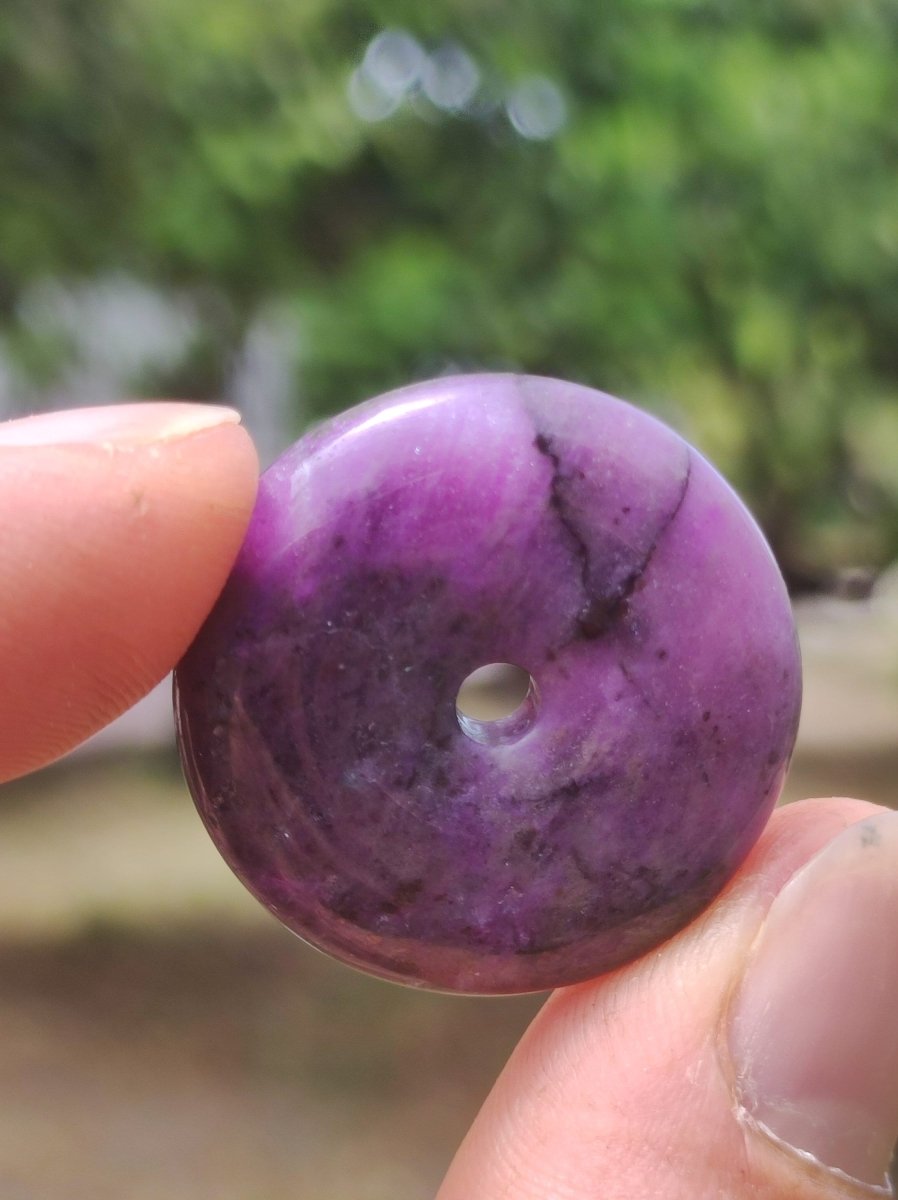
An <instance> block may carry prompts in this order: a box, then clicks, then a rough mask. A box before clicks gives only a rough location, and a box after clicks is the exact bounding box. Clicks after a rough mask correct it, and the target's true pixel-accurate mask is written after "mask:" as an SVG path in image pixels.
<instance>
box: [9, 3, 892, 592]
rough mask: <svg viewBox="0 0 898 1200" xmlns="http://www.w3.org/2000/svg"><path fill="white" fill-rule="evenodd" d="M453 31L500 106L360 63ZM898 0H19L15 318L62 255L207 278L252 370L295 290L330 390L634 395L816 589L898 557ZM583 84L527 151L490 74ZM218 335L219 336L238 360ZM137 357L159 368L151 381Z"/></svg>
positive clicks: (205, 308)
mask: <svg viewBox="0 0 898 1200" xmlns="http://www.w3.org/2000/svg"><path fill="white" fill-rule="evenodd" d="M385 27H402V28H405V29H407V30H408V31H409V32H410V33H411V34H413V35H414V36H415V37H416V38H418V39H419V41H420V43H421V44H422V45H423V46H424V47H425V48H426V49H428V50H432V49H433V48H434V47H436V46H438V45H440V44H442V43H444V42H445V41H446V40H447V39H454V40H456V41H457V42H459V43H461V44H462V45H464V46H465V47H466V48H467V50H468V52H469V53H470V54H471V55H472V56H473V58H474V60H475V61H476V62H477V64H478V65H479V68H480V70H481V72H482V77H483V86H482V89H481V98H480V101H479V109H478V115H476V116H471V115H451V114H448V115H447V114H445V113H441V112H440V111H439V110H438V109H437V108H435V107H433V106H431V105H428V104H427V103H426V101H424V100H423V99H422V98H421V97H420V96H419V97H417V98H415V97H412V98H410V99H407V100H406V101H405V102H404V103H403V104H402V105H401V106H400V107H399V108H398V109H397V111H396V112H395V113H393V114H392V115H391V116H389V117H388V118H386V119H384V120H381V121H378V122H374V123H366V122H364V121H363V120H361V119H360V118H359V117H358V116H357V115H356V114H355V112H354V111H353V109H352V107H351V105H350V103H349V102H348V99H347V79H348V76H349V74H350V72H351V71H352V69H353V68H354V67H355V66H356V65H357V64H358V62H359V60H360V58H361V55H362V54H363V52H364V49H365V46H366V45H367V44H368V43H369V41H370V39H371V38H372V37H373V36H374V35H375V34H376V33H377V32H378V30H380V29H383V28H385ZM896 61H898V6H896V4H895V3H894V0H606V2H605V3H602V4H593V3H588V2H587V0H553V2H552V3H551V4H546V3H544V2H543V0H477V2H476V3H475V2H474V0H434V2H433V3H430V4H421V3H420V0H414V2H413V0H394V2H386V0H264V3H263V2H260V0H191V2H190V3H189V4H185V3H184V0H5V3H4V5H3V8H2V11H0V322H2V329H3V330H5V333H4V338H5V341H4V345H5V347H6V350H7V352H8V353H11V354H13V355H14V356H16V360H17V361H18V362H20V363H24V364H25V365H26V366H27V367H29V368H30V369H31V370H33V371H34V370H39V369H40V363H41V362H42V361H44V360H45V358H46V354H47V353H49V352H50V350H53V351H54V352H56V353H58V352H59V347H55V350H54V348H53V347H51V348H50V350H48V349H47V348H46V347H44V348H41V347H37V348H35V346H34V345H33V344H32V341H33V339H32V341H30V340H29V337H28V335H27V331H24V330H23V329H22V323H21V320H20V313H19V303H20V299H21V296H22V295H23V291H24V289H26V288H27V287H28V286H29V284H30V283H32V282H33V281H34V280H35V279H36V278H40V277H42V276H52V277H62V278H70V277H73V276H75V277H77V276H90V275H94V274H99V273H103V272H108V271H111V270H116V271H126V272H128V273H131V274H133V275H135V276H137V277H138V278H141V279H144V280H147V281H150V282H152V283H153V284H155V285H158V286H161V287H164V288H172V289H188V290H189V291H190V293H191V295H192V296H193V298H194V301H195V303H196V305H197V306H198V311H200V312H201V313H202V321H203V328H204V338H205V341H204V347H205V349H202V348H201V349H200V350H199V351H196V350H195V351H194V352H193V353H192V356H191V357H190V359H189V363H188V366H187V368H186V373H185V369H182V372H181V374H180V375H179V376H177V379H176V383H177V385H178V386H180V387H181V388H182V389H183V390H190V391H192V392H193V393H194V394H204V393H206V392H209V391H212V390H214V389H215V388H216V387H218V386H219V385H220V379H221V375H222V373H223V372H224V371H225V370H226V369H227V361H228V352H229V350H230V349H233V348H234V347H236V346H238V345H239V344H240V341H241V338H242V336H243V334H244V332H245V330H246V329H247V327H248V325H249V323H250V322H251V321H252V320H253V318H254V316H255V315H256V314H257V313H258V312H259V311H261V310H262V309H263V308H264V307H265V306H266V305H271V304H272V303H274V304H276V305H277V306H278V310H279V311H280V312H281V313H282V314H286V317H287V318H288V319H289V320H291V321H294V322H295V325H296V331H297V334H296V337H297V347H298V355H297V381H296V387H297V395H302V396H303V398H304V401H305V404H306V406H307V411H311V412H312V413H313V414H315V415H318V414H323V413H326V412H329V411H332V410H334V409H336V408H339V407H343V406H346V405H348V404H350V403H354V402H355V401H357V400H359V399H361V398H363V397H365V396H366V395H368V394H371V393H372V392H373V391H376V390H379V389H381V388H385V387H388V386H392V385H397V384H400V383H403V382H408V381H411V380H412V379H415V378H420V377H423V376H426V375H428V374H435V373H438V372H440V371H443V370H446V369H451V368H460V369H468V368H503V369H504V368H509V367H511V368H514V369H521V370H526V371H532V372H538V373H544V374H552V375H560V376H564V377H568V378H573V379H578V380H582V381H584V382H588V383H590V384H592V385H594V386H598V387H602V388H604V389H607V390H610V391H616V392H618V393H620V394H623V395H625V396H627V397H628V398H631V399H634V400H636V401H638V402H640V403H642V404H644V405H646V406H647V407H649V408H652V409H653V410H655V411H657V412H659V413H660V414H661V415H662V416H664V417H665V418H667V419H668V420H671V421H672V422H673V423H674V424H675V425H677V426H678V427H679V428H680V429H681V430H682V431H683V432H684V433H685V434H686V435H687V436H688V437H690V438H692V439H693V440H694V441H696V442H697V443H698V444H699V445H700V446H701V447H702V448H703V449H704V450H705V451H706V452H707V453H708V454H709V455H710V456H711V457H712V458H713V459H714V460H715V461H716V462H717V463H718V464H719V465H720V467H721V468H722V469H723V470H724V472H725V473H726V474H727V475H728V476H729V477H730V478H731V479H732V480H733V482H734V483H735V484H736V486H737V487H739V488H740V489H741V490H742V491H743V492H744V493H745V494H746V496H747V498H748V499H749V501H750V503H751V504H752V506H753V507H754V509H755V511H756V512H757V514H758V515H759V517H760V519H761V521H762V523H763V524H764V526H765V528H766V530H767V532H768V535H769V536H770V537H771V539H772V541H773V544H774V547H775V550H776V551H777V553H778V555H779V556H780V559H781V561H782V563H783V565H784V567H785V569H786V571H787V574H788V575H789V577H790V579H791V581H792V582H793V583H794V584H796V585H800V584H802V583H808V584H814V583H819V582H822V581H824V580H825V579H826V577H827V575H828V574H829V573H830V572H831V571H833V570H835V569H838V568H839V567H840V566H844V565H849V564H856V563H870V564H874V565H875V564H881V563H884V562H886V561H888V560H890V559H892V558H894V557H896V555H898V336H896V330H898V171H896V167H898V123H896V120H895V113H896V111H898V70H896V65H895V64H896ZM534 73H536V74H540V75H544V76H547V77H549V78H550V79H553V80H554V81H555V82H556V83H557V85H558V87H559V88H560V89H561V91H562V93H563V95H564V97H565V100H566V103H567V109H568V119H567V122H566V124H565V125H564V127H563V128H562V129H561V130H560V131H559V133H558V134H557V136H555V137H552V138H550V139H547V140H544V141H535V140H526V139H524V138H522V137H520V136H518V134H517V133H516V132H515V131H514V130H513V129H512V127H511V125H510V124H509V122H508V120H507V118H506V116H505V114H504V112H503V110H502V109H501V106H499V107H493V108H491V106H490V104H489V103H488V101H489V97H490V96H491V95H493V96H495V97H500V96H501V93H502V89H503V88H507V87H509V86H511V85H513V84H514V83H515V81H516V80H519V79H521V78H524V77H525V76H528V75H532V74H534ZM209 346H211V347H212V350H211V351H209V349H208V348H209ZM139 382H140V381H135V386H137V385H138V383H139Z"/></svg>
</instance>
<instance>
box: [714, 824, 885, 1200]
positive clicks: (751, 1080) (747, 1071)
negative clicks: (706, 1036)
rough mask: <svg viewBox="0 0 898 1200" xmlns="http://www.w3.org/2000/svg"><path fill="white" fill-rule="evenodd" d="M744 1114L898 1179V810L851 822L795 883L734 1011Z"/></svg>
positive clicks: (833, 1160) (855, 1174) (832, 1161)
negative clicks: (895, 1164) (896, 1167)
mask: <svg viewBox="0 0 898 1200" xmlns="http://www.w3.org/2000/svg"><path fill="white" fill-rule="evenodd" d="M730 1048H731V1052H732V1056H733V1063H734V1065H735V1068H736V1080H737V1090H738V1098H739V1102H740V1105H741V1108H742V1112H743V1115H744V1116H746V1117H747V1119H748V1120H749V1121H751V1122H753V1123H755V1124H756V1125H757V1126H760V1127H761V1128H762V1130H763V1131H764V1132H765V1133H766V1134H768V1135H770V1136H772V1137H773V1138H774V1139H776V1140H777V1141H780V1142H784V1143H786V1144H787V1145H788V1146H791V1147H792V1148H793V1149H795V1150H797V1151H799V1152H801V1153H802V1154H804V1155H810V1156H811V1157H812V1158H814V1159H816V1160H817V1161H818V1162H819V1163H822V1164H823V1165H824V1166H826V1167H829V1168H831V1169H833V1170H836V1171H839V1172H842V1173H843V1174H845V1175H848V1176H851V1177H852V1178H854V1179H857V1180H860V1181H862V1182H863V1183H867V1184H873V1185H878V1186H882V1187H886V1188H887V1187H888V1184H887V1182H886V1178H885V1177H886V1172H887V1170H888V1168H889V1163H890V1161H891V1157H892V1150H893V1146H894V1143H895V1139H896V1135H898V814H895V813H884V814H878V815H876V816H874V817H872V818H870V819H869V820H866V821H862V822H861V823H860V824H857V825H853V826H851V827H850V828H849V829H846V830H845V831H844V833H841V834H840V835H839V836H838V837H837V838H835V839H834V840H833V841H832V842H830V844H829V845H828V846H827V847H826V848H825V849H824V850H822V851H821V852H820V853H819V854H818V855H817V856H816V857H815V858H813V859H812V860H811V861H810V862H809V863H808V864H807V865H806V866H805V867H804V868H803V869H802V870H801V871H799V872H798V874H796V875H795V876H794V877H793V878H792V879H791V880H790V881H789V882H788V883H787V884H786V886H785V887H784V888H783V890H782V892H781V893H780V894H779V895H778V896H777V898H776V900H775V901H774V902H773V905H772V907H771V909H770V912H769V914H768V917H767V920H766V922H765V924H764V927H763V929H762V930H761V933H760V935H759V937H758V940H757V942H756V944H755V947H754V949H753V951H752V955H751V958H750V960H749V965H748V968H747V970H746V974H745V978H744V981H743V984H742V987H741V990H740V992H739V993H738V995H737V997H736V1000H735V1003H734V1006H733V1010H732V1016H731V1025H730Z"/></svg>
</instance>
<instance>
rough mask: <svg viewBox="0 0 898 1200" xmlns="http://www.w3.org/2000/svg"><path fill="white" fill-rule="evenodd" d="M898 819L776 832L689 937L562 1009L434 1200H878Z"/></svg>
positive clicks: (864, 814) (888, 1108)
mask: <svg viewBox="0 0 898 1200" xmlns="http://www.w3.org/2000/svg"><path fill="white" fill-rule="evenodd" d="M896 996H898V814H892V813H890V812H888V811H887V810H885V809H879V808H875V807H873V806H872V805H868V804H862V803H861V802H860V801H854V800H819V801H810V802H805V803H802V804H795V805H791V806H789V807H787V808H784V809H781V810H779V811H778V812H777V813H775V814H774V817H773V819H772V820H771V823H770V825H769V826H768V828H767V830H766V831H765V833H764V835H763V837H762V838H761V840H760V841H759V843H758V845H757V846H756V847H755V849H754V851H753V853H752V855H751V856H750V858H749V860H748V862H747V863H746V864H745V866H744V867H743V869H742V871H741V872H740V873H739V875H738V876H737V878H736V879H735V880H734V881H733V882H732V883H731V884H730V885H729V887H728V888H727V889H726V891H725V893H724V894H723V895H722V896H721V897H720V899H719V900H718V901H717V903H716V904H715V905H714V906H713V907H712V908H711V909H710V910H708V912H706V913H705V914H704V915H703V916H702V917H701V918H700V919H699V920H698V921H697V922H695V923H694V924H693V925H692V926H691V927H690V928H689V929H687V930H685V931H684V932H683V933H681V934H680V935H678V936H677V937H676V938H674V939H672V940H671V941H670V942H668V943H667V944H666V945H665V946H663V947H661V948H660V949H659V950H657V951H655V952H654V953H652V954H650V955H648V956H646V957H645V958H643V959H641V960H640V961H638V962H636V963H634V964H631V965H630V966H628V967H626V968H623V969H621V970H619V971H617V972H615V973H613V974H612V975H610V976H608V977H606V978H604V979H601V980H598V981H597V982H595V983H589V984H583V985H580V986H578V987H574V988H567V989H565V990H564V991H560V992H556V993H555V995H554V996H553V997H552V998H551V999H550V1000H549V1002H548V1004H546V1006H545V1007H544V1008H543V1010H542V1012H541V1013H540V1014H539V1016H538V1017H537V1019H536V1021H535V1022H534V1023H533V1025H532V1026H531V1028H530V1029H529V1030H528V1032H527V1034H526V1035H525V1037H524V1038H523V1040H522V1042H521V1043H520V1045H519V1046H518V1048H517V1050H516V1051H515V1053H514V1055H513V1056H512V1058H511V1060H510V1062H509V1063H508V1066H507V1067H506V1069H505V1071H504V1072H503V1074H502V1076H501V1077H500V1079H499V1081H498V1083H497V1085H496V1087H495V1088H494V1090H493V1092H492V1094H491V1095H490V1097H489V1099H488V1100H487V1102H486V1104H485V1105H484V1108H483V1110H482V1111H481V1113H480V1115H479V1117H478V1118H477V1121H476V1122H475V1124H474V1126H473V1128H472V1129H471V1132H470V1133H469V1135H468V1137H467V1139H466V1140H465V1142H464V1144H463V1145H462V1147H461V1149H460V1151H459V1153H458V1155H457V1156H456V1159H455V1161H454V1163H453V1164H452V1167H451V1169H450V1171H449V1174H448V1176H447V1178H446V1180H445V1182H444V1184H443V1188H442V1190H441V1191H440V1193H439V1198H438V1200H512V1198H514V1200H632V1198H633V1197H634V1196H640V1197H645V1198H649V1197H650V1198H651V1200H706V1198H707V1200H711V1198H712V1197H713V1198H717V1197H727V1198H728V1200H743V1198H744V1200H748V1198H749V1197H751V1200H783V1198H784V1197H786V1196H788V1197H790V1200H824V1198H827V1200H847V1198H848V1197H860V1196H871V1195H880V1196H883V1195H890V1194H891V1193H890V1191H889V1189H888V1187H887V1185H886V1183H885V1174H886V1171H887V1169H888V1166H889V1161H890V1158H891V1153H892V1146H893V1143H894V1140H895V1137H896V1134H898V1021H896V1017H895V998H896Z"/></svg>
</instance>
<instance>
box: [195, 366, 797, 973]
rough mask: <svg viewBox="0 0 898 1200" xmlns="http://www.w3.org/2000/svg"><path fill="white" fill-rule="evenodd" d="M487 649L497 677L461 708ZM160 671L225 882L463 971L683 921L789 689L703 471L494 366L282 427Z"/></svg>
mask: <svg viewBox="0 0 898 1200" xmlns="http://www.w3.org/2000/svg"><path fill="white" fill-rule="evenodd" d="M490 663H510V664H514V665H515V666H516V667H519V668H522V669H523V671H524V672H526V673H527V674H529V676H530V686H529V690H528V691H527V695H526V697H525V698H524V700H523V701H522V703H521V704H520V706H519V707H518V708H517V710H516V711H514V712H512V713H510V714H507V715H504V716H501V717H499V718H497V719H495V720H492V721H490V720H483V719H476V718H474V717H471V716H467V715H465V714H464V713H459V711H458V709H457V697H458V693H459V689H460V688H461V686H462V684H463V682H464V681H465V679H466V678H467V677H468V676H469V675H470V674H471V673H472V672H474V671H475V670H477V669H478V668H480V667H483V666H484V665H486V664H490ZM175 686H176V705H177V716H178V729H179V737H180V746H181V753H182V757H183V762H184V766H185V771H186V774H187V779H188V783H189V785H190V788H191V791H192V793H193V796H194V799H195V801H196V804H197V808H198V809H199V812H200V815H201V817H202V819H203V821H204V822H205V824H206V827H207V828H208V830H209V833H210V834H211V836H212V838H213V840H214V841H215V844H216V845H217V846H218V848H219V850H220V851H221V853H222V855H223V856H224V858H225V859H226V860H227V862H228V863H229V864H230V866H231V867H232V868H233V870H234V871H235V872H236V874H237V875H238V876H239V877H240V879H241V880H242V881H243V882H244V883H245V884H246V886H247V887H248V888H249V889H250V891H251V892H252V893H253V894H254V895H255V896H256V897H257V898H258V899H259V900H260V901H261V902H262V903H263V904H264V905H265V906H266V907H267V908H269V909H270V910H271V911H272V912H273V913H274V914H275V915H276V916H277V917H279V918H280V920H281V921H283V922H284V924H285V925H287V926H288V927H289V928H290V929H292V930H293V931H294V932H296V933H297V934H299V935H300V936H301V937H303V938H305V939H306V940H307V941H309V942H311V943H312V944H313V945H315V946H317V947H319V948H320V949H322V950H325V951H327V952H329V953H330V954H332V955H334V956H336V957H337V958H339V959H341V960H343V961H344V962H346V963H350V964H352V965H353V966H356V967H360V968H362V969H364V970H367V971H370V972H373V973H374V974H376V975H380V976H382V977H384V978H387V979H391V980H396V981H400V982H403V983H408V984H413V985H416V986H422V987H431V988H438V989H443V990H448V991H459V992H470V993H508V992H524V991H535V990H542V989H545V988H550V987H557V986H559V985H563V984H570V983H574V982H576V981H579V980H584V979H587V978H590V977H593V976H595V975H598V974H600V973H602V972H604V971H606V970H608V969H610V968H612V967H615V966H617V965H619V964H621V963H623V962H625V961H627V960H629V959H632V958H634V957H636V956H637V955H640V954H642V953H643V952H645V951H646V950H648V949H649V948H651V947H652V946H654V945H656V944H657V943H659V942H660V941H662V940H663V939H665V938H667V937H669V936H670V935H671V934H673V933H674V932H676V931H677V930H678V929H680V928H681V927H682V926H684V925H685V924H686V923H687V922H688V921H689V920H690V919H691V918H692V917H694V916H695V915H696V914H697V913H698V912H699V911H700V910H701V909H702V908H703V907H704V906H705V905H706V904H707V903H708V902H709V901H710V900H711V899H712V898H713V897H714V896H715V895H716V894H717V892H718V891H719V890H720V888H721V887H722V886H723V885H724V883H725V882H726V881H727V879H728V878H729V877H730V876H731V874H732V873H733V871H734V870H735V869H736V867H737V866H738V865H739V863H740V862H741V861H742V859H743V858H744V857H745V855H746V854H747V852H748V850H749V849H750V848H751V846H752V844H753V843H754V841H755V840H756V838H757V837H758V835H759V833H760V831H761V829H762V827H763V825H764V824H765V822H766V820H767V817H768V815H769V813H770V810H771V808H772V807H773V805H774V803H775V801H776V798H777V795H778V793H779V791H780V787H781V784H782V781H783V778H784V775H785V771H786V767H787V764H788V759H789V756H790V753H791V750H792V746H793V742H794V738H795V732H796V727H797V722H798V713H799V706H800V693H801V680H800V664H799V657H798V649H797V643H796V637H795V631H794V627H793V622H792V616H791V610H790V605H789V600H788V596H787V594H786V590H785V587H784V585H783V582H782V579H781V577H780V574H779V571H778V569H777V567H776V564H775V562H774V560H773V557H772V555H771V553H770V551H769V549H768V547H767V545H766V543H765V542H764V539H763V537H762V536H761V534H760V532H759V530H758V528H757V526H756V524H755V523H754V521H753V520H752V518H751V516H750V515H749V513H748V512H747V511H746V509H745V507H744V506H743V505H742V503H741V502H740V501H739V499H738V498H737V497H736V495H735V494H734V493H733V492H732V491H731V489H730V488H729V486H728V485H727V484H726V483H725V482H724V481H723V480H722V479H721V478H720V476H719V475H718V474H717V473H716V472H715V471H714V469H713V468H712V467H711V466H710V465H709V464H708V463H707V462H706V461H705V460H704V459H703V458H702V457H701V456H700V455H699V454H698V453H697V452H696V451H695V450H693V449H691V448H690V447H689V446H688V445H687V444H686V443H685V442H684V441H683V440H682V439H681V438H680V437H678V436H677V435H676V434H674V433H673V432H672V431H671V430H669V429H668V428H667V427H665V426H664V425H662V424H660V423H659V422H658V421H656V420H655V419H653V418H652V417H650V416H648V415H646V414H645V413H643V412H640V411H638V410H637V409H635V408H633V407H631V406H630V405H628V404H625V403H623V402H622V401H619V400H615V399H613V398H612V397H610V396H607V395H604V394H602V393H599V392H595V391H592V390H590V389H587V388H584V387H580V386H577V385H574V384H569V383H562V382H559V381H557V380H551V379H541V378H534V377H528V376H518V375H473V376H460V377H456V378H444V379H438V380H434V381H432V382H429V383H424V384H419V385H416V386H414V387H410V388H406V389H403V390H400V391H397V392H393V393H391V394H389V395H387V396H384V397H380V398H378V399H376V400H372V401H370V402H369V403H367V404H363V405H361V406H359V407H358V408H356V409H353V410H352V411H350V412H348V413H345V414H343V415H341V416H339V417H337V418H335V419H334V420H332V421H330V422H328V423H326V424H324V425H322V426H320V427H318V428H317V429H315V430H313V431H312V432H311V433H309V434H307V435H306V436H305V437H303V438H302V439H301V440H300V441H299V442H297V443H296V444H295V445H294V446H293V447H292V448H291V449H289V450H288V451H287V452H286V453H285V454H284V455H283V456H282V457H281V458H280V459H279V460H278V461H277V462H276V463H275V464H274V465H273V466H272V467H271V468H270V469H269V470H268V471H267V472H266V473H265V474H264V476H263V477H262V481H261V485H260V491H259V498H258V501H257V505H256V509H255V513H254V515H253V518H252V522H251V525H250V528H249V532H248V534H247V537H246V541H245V543H244V546H243V549H242V551H241V553H240V556H239V559H238V561H237V564H236V566H235V567H234V570H233V573H232V575H231V577H230V579H229V581H228V583H227V585H226V587H225V590H224V592H223V594H222V596H221V598H220V600H219V602H218V605H217V607H216V608H215V610H214V611H213V613H212V615H211V616H210V617H209V619H208V621H207V622H206V624H205V625H204V627H203V629H202V630H201V632H200V634H199V636H198V637H197V639H196V641H195V643H194V644H193V646H192V647H191V649H190V650H189V652H188V653H187V655H186V657H185V658H184V660H183V661H182V663H181V664H180V666H179V668H178V670H177V673H176V684H175Z"/></svg>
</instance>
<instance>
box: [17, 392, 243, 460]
mask: <svg viewBox="0 0 898 1200" xmlns="http://www.w3.org/2000/svg"><path fill="white" fill-rule="evenodd" d="M239 421H240V414H239V413H238V412H237V411H236V410H235V409H233V408H222V407H219V406H217V405H212V404H182V403H178V402H175V401H153V402H147V403H144V404H109V405H101V406H98V407H96V408H71V409H63V410H61V411H60V412H49V413H39V414H38V415H37V416H33V417H21V418H20V419H19V420H16V421H7V422H6V423H5V424H2V425H0V446H69V445H83V444H85V443H94V444H96V445H109V446H114V447H116V448H120V449H135V448H137V447H139V446H148V445H152V444H153V443H155V442H168V441H173V440H175V439H177V438H183V437H188V436H189V435H190V434H192V433H200V432H201V431H202V430H204V429H212V428H214V427H215V426H217V425H234V424H237V423H238V422H239Z"/></svg>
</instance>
